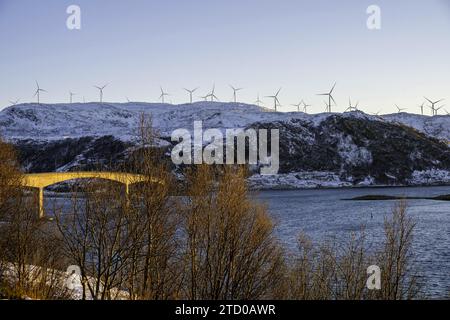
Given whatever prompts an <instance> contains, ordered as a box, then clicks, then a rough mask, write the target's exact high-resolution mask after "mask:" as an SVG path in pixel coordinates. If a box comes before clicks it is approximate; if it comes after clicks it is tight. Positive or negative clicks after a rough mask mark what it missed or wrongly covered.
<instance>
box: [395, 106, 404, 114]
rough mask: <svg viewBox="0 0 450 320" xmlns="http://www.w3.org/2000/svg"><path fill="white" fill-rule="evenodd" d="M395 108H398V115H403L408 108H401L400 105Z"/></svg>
mask: <svg viewBox="0 0 450 320" xmlns="http://www.w3.org/2000/svg"><path fill="white" fill-rule="evenodd" d="M395 107H396V108H397V110H398V113H402V111H405V110H406V108H400V107H399V106H398V105H395Z"/></svg>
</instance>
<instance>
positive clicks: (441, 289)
mask: <svg viewBox="0 0 450 320" xmlns="http://www.w3.org/2000/svg"><path fill="white" fill-rule="evenodd" d="M369 194H372V195H373V194H376V195H380V194H381V195H397V196H411V197H412V196H420V197H432V196H437V195H443V194H450V187H418V188H363V189H332V190H295V191H290V190H289V191H262V192H259V193H258V195H257V198H258V199H259V200H260V201H262V202H264V203H266V204H267V205H268V207H269V210H270V212H271V214H272V216H273V217H274V219H275V221H276V223H277V235H278V237H279V238H280V240H281V241H282V242H283V243H284V245H285V246H286V247H287V248H289V249H290V250H295V249H296V238H297V236H298V234H299V233H300V232H304V233H306V234H307V235H309V236H310V237H311V238H312V239H313V240H314V241H322V240H324V239H327V238H330V237H336V239H338V240H339V239H341V240H344V239H347V238H348V236H349V234H351V232H352V231H359V230H360V229H361V226H365V230H366V233H367V238H368V242H369V243H373V244H374V246H376V245H377V244H379V243H380V242H381V241H382V240H383V221H384V218H385V217H386V216H388V215H389V214H390V213H391V210H392V208H393V206H394V205H395V203H396V201H343V200H341V199H345V198H353V197H357V196H362V195H369ZM407 203H408V213H409V215H410V216H411V217H412V218H413V219H414V221H415V222H416V223H417V226H416V229H415V236H414V253H415V259H416V265H417V268H419V269H420V270H422V271H423V274H424V275H425V281H424V291H425V293H426V294H427V296H430V297H441V298H445V297H447V298H448V297H449V294H450V276H449V275H450V202H445V201H432V200H408V202H407Z"/></svg>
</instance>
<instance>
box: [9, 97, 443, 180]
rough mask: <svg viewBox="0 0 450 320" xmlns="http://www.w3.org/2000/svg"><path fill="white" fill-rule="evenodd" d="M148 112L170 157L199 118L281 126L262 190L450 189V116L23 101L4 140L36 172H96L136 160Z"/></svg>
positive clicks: (223, 125) (212, 123)
mask: <svg viewBox="0 0 450 320" xmlns="http://www.w3.org/2000/svg"><path fill="white" fill-rule="evenodd" d="M143 112H144V113H147V114H151V115H152V119H153V124H154V127H155V129H156V130H157V131H158V133H159V135H160V138H161V140H160V141H159V146H160V147H163V148H167V149H168V151H169V150H170V149H171V147H172V144H171V142H170V138H169V137H170V134H171V132H172V131H173V130H174V129H178V128H185V129H188V130H191V129H192V126H193V122H194V121H196V120H202V121H203V126H204V128H205V129H207V128H220V129H227V128H250V127H252V128H266V129H270V128H278V129H280V139H281V141H280V162H281V167H280V173H279V174H278V175H276V176H260V175H258V174H256V173H255V175H254V176H252V177H251V178H250V179H249V181H250V183H251V184H252V185H253V186H254V187H257V188H312V187H339V186H355V185H357V186H362V185H418V184H446V183H450V148H449V147H448V144H447V141H450V116H434V117H428V116H420V115H414V114H407V113H400V114H391V115H383V116H372V115H367V114H364V113H362V112H350V113H344V114H338V113H329V114H328V113H322V114H314V115H309V114H305V113H301V112H299V113H297V112H291V113H275V112H267V110H265V109H262V108H260V107H258V106H255V105H247V104H240V103H219V102H197V103H194V104H183V105H170V104H150V103H125V104H119V103H101V104H100V103H85V104H77V103H75V104H40V105H38V104H20V105H15V106H11V107H8V108H6V109H4V110H2V111H1V112H0V134H1V135H2V136H3V137H4V138H5V139H7V140H10V141H12V142H13V143H15V144H16V145H17V146H18V148H19V150H20V151H21V160H22V164H23V166H24V168H25V169H26V170H28V171H33V172H39V171H41V172H42V171H55V170H60V171H66V170H75V169H80V168H81V169H86V168H89V167H90V166H93V165H94V164H99V163H100V164H103V165H107V164H108V163H114V162H117V161H123V160H124V159H126V158H127V155H128V154H129V152H130V150H131V149H132V147H133V145H134V144H133V141H134V137H135V136H136V132H137V131H136V129H137V126H138V119H139V117H140V114H141V113H143ZM174 170H176V168H174Z"/></svg>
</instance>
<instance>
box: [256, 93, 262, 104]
mask: <svg viewBox="0 0 450 320" xmlns="http://www.w3.org/2000/svg"><path fill="white" fill-rule="evenodd" d="M255 103H256V105H257V106H258V107H260V106H261V104H263V102H262V101H261V99H259V93H258V97H257V98H256V101H255Z"/></svg>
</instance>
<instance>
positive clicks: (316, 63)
mask: <svg viewBox="0 0 450 320" xmlns="http://www.w3.org/2000/svg"><path fill="white" fill-rule="evenodd" d="M69 5H78V6H79V7H80V9H81V29H80V30H70V29H68V28H67V26H66V20H67V18H68V17H69V14H67V13H66V9H67V7H68V6H69ZM370 5H377V6H378V7H379V8H380V9H381V29H379V30H370V29H368V28H367V24H366V22H367V19H368V18H369V14H367V12H366V10H367V8H368V7H369V6H370ZM0 44H1V50H0V109H2V108H4V107H6V106H8V105H10V103H9V101H10V100H16V99H20V102H32V101H35V100H36V98H35V97H33V94H34V92H35V90H36V89H35V86H36V84H35V81H36V80H37V81H38V82H39V84H40V86H41V87H42V88H44V89H46V90H47V91H48V93H42V95H41V102H42V103H60V102H61V103H66V102H68V100H69V91H73V92H75V93H77V95H76V96H74V101H83V100H85V101H86V102H88V101H97V100H98V99H99V94H98V90H97V89H95V88H94V85H103V84H106V83H108V86H107V87H106V88H105V91H104V101H108V102H125V101H126V99H127V98H128V99H130V100H132V101H143V102H157V101H158V98H159V95H160V86H162V87H163V88H164V89H165V91H166V92H168V93H170V94H171V95H170V96H169V97H167V98H166V102H171V103H176V104H178V103H185V102H187V101H188V95H187V93H186V92H185V91H183V88H184V87H188V88H195V87H200V89H198V91H197V93H196V94H195V97H198V96H201V95H205V94H206V93H207V92H208V91H210V90H211V87H212V86H213V84H215V85H216V95H217V96H218V98H219V99H220V100H221V101H231V100H232V90H231V89H230V87H229V85H234V86H236V87H243V88H244V89H243V90H242V91H240V92H239V93H238V100H239V101H241V102H245V103H253V102H254V101H255V100H256V97H257V94H258V93H259V94H260V97H261V100H263V101H264V105H265V106H267V107H272V106H273V102H272V100H271V99H270V98H265V96H269V95H273V94H274V93H275V92H276V91H277V90H278V89H279V88H280V87H281V88H282V90H281V92H280V95H279V100H280V103H281V105H282V106H281V107H280V108H279V111H294V110H295V109H296V107H293V106H291V104H295V103H298V102H299V101H300V100H301V99H304V100H305V101H306V102H307V103H308V104H311V105H312V106H311V107H310V109H309V111H310V112H313V113H316V112H323V111H324V108H325V104H324V99H323V98H324V97H322V96H318V95H317V94H318V93H323V92H326V91H328V90H329V89H330V88H331V86H332V85H333V84H334V82H337V85H336V89H335V95H334V97H335V100H336V102H337V106H335V107H333V111H343V110H345V109H346V108H347V106H348V100H349V98H350V97H351V98H352V100H353V101H355V102H356V101H359V102H360V107H361V108H362V109H363V110H364V111H366V112H368V113H375V112H379V111H381V112H382V113H391V112H396V108H395V106H394V105H395V104H397V105H399V106H400V107H402V108H408V109H407V111H408V112H415V113H419V112H420V109H419V107H418V106H419V105H420V104H421V103H422V102H423V100H424V98H423V97H424V96H427V97H429V98H430V99H433V100H438V99H442V98H445V99H446V100H448V101H446V102H444V103H447V102H448V104H449V107H448V110H449V111H450V0H427V1H425V0H396V1H392V0H370V1H366V0H340V1H336V0H310V1H306V0H226V1H225V0H221V1H219V0H190V1H186V0H151V1H149V0H133V1H129V0H128V1H125V0H123V1H118V0H71V1H65V0H40V1H35V0H0ZM197 99H199V98H197ZM427 112H429V111H427Z"/></svg>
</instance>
